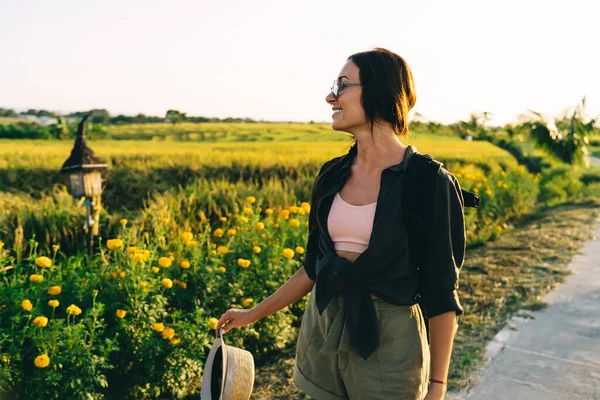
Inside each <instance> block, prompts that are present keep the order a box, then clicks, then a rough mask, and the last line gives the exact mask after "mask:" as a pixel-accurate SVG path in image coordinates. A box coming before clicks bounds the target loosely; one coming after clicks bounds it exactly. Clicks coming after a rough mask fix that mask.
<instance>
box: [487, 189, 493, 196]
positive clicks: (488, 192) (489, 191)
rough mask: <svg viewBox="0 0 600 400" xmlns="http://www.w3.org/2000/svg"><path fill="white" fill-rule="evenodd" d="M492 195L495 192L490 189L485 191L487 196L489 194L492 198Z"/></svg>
mask: <svg viewBox="0 0 600 400" xmlns="http://www.w3.org/2000/svg"><path fill="white" fill-rule="evenodd" d="M492 193H493V192H492V191H491V190H490V189H489V188H488V189H486V190H485V194H487V195H488V196H491V195H492Z"/></svg>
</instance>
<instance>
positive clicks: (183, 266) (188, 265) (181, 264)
mask: <svg viewBox="0 0 600 400" xmlns="http://www.w3.org/2000/svg"><path fill="white" fill-rule="evenodd" d="M179 265H180V266H181V268H183V269H188V268H189V267H190V262H189V261H186V260H183V261H182V262H180V263H179Z"/></svg>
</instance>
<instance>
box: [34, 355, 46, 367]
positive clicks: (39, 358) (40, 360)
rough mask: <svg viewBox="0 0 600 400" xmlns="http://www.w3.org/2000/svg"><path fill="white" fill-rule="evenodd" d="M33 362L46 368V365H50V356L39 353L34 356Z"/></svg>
mask: <svg viewBox="0 0 600 400" xmlns="http://www.w3.org/2000/svg"><path fill="white" fill-rule="evenodd" d="M33 363H34V364H35V366H36V367H38V368H46V367H47V366H48V365H50V357H48V356H47V355H46V354H42V355H39V356H37V357H36V358H35V360H33Z"/></svg>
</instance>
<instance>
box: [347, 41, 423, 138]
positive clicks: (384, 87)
mask: <svg viewBox="0 0 600 400" xmlns="http://www.w3.org/2000/svg"><path fill="white" fill-rule="evenodd" d="M348 61H352V62H353V63H354V64H355V65H356V66H357V67H358V69H359V77H360V82H361V83H362V99H361V100H362V107H363V109H364V110H365V114H366V116H367V119H368V120H369V122H370V124H371V135H372V134H373V125H374V123H375V119H376V118H379V119H381V120H383V121H386V122H389V123H391V124H392V126H393V127H394V132H395V133H396V135H398V136H406V135H408V131H409V122H408V112H409V111H410V110H411V109H412V108H413V107H414V105H415V103H416V102H417V92H416V91H415V83H414V80H413V76H412V72H411V71H410V68H409V67H408V64H407V63H406V61H404V59H403V58H402V57H400V56H399V55H398V54H396V53H393V52H391V51H389V50H387V49H384V48H381V47H376V48H375V49H373V50H369V51H363V52H360V53H356V54H352V55H351V56H350V57H348Z"/></svg>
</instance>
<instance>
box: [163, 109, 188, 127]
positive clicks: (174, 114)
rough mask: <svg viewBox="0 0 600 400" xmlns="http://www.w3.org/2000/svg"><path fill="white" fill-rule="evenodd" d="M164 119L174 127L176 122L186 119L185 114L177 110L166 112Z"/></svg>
mask: <svg viewBox="0 0 600 400" xmlns="http://www.w3.org/2000/svg"><path fill="white" fill-rule="evenodd" d="M165 118H166V119H168V120H169V121H171V122H172V123H173V125H175V124H176V123H178V122H182V121H185V120H186V119H187V114H186V113H182V112H181V111H177V110H169V111H167V114H166V115H165Z"/></svg>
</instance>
